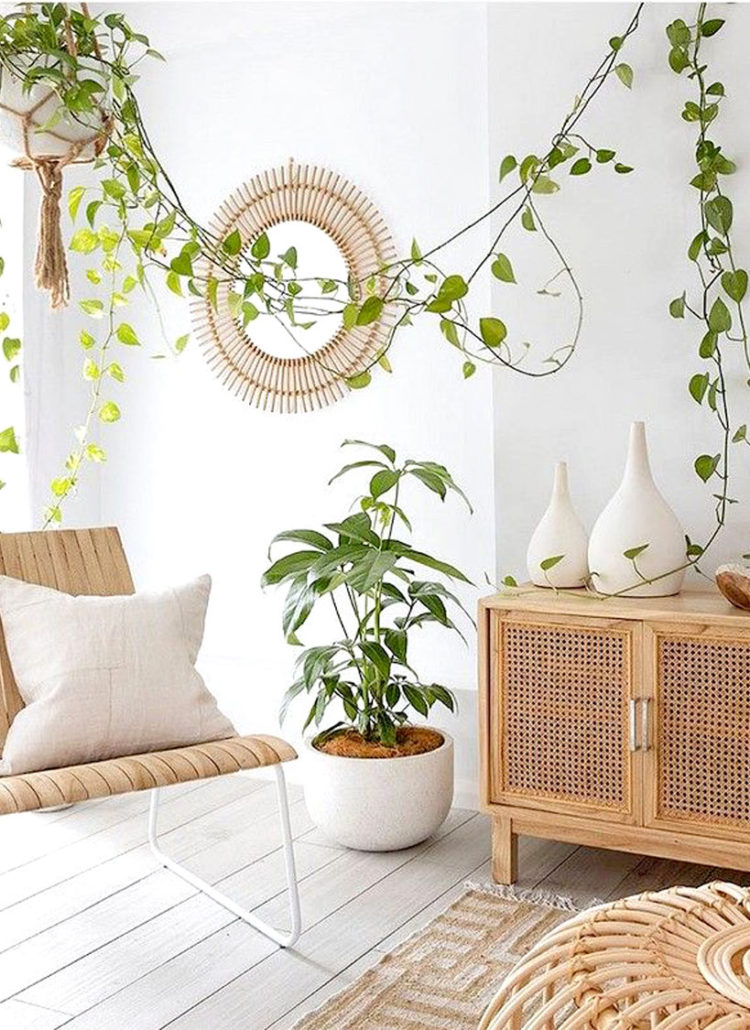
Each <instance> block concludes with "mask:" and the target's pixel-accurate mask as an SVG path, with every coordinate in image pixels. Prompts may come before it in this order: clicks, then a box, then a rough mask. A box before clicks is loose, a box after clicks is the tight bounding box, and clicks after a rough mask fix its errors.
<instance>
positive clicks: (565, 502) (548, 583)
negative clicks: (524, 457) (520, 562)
mask: <svg viewBox="0 0 750 1030" xmlns="http://www.w3.org/2000/svg"><path fill="white" fill-rule="evenodd" d="M587 545H588V534H587V533H586V530H585V529H584V527H583V523H582V522H581V520H580V519H579V518H578V515H577V514H576V510H575V508H574V507H573V502H572V501H571V499H570V491H569V489H568V466H567V465H566V463H565V462H564V461H560V462H558V463H557V465H556V466H555V478H554V482H553V485H552V496H551V497H550V502H549V506H548V507H547V510H546V511H545V513H544V515H543V516H542V520H541V522H540V523H539V525H538V526H537V527H536V529H535V530H534V534H533V536H532V537H531V541H530V543H529V549H528V551H527V554H526V565H527V568H528V573H529V579H530V580H531V582H532V583H535V584H536V585H537V586H539V587H558V588H561V589H564V588H567V587H582V586H583V585H584V584H585V582H586V578H587V576H588V572H589V567H588V561H587ZM560 554H562V555H564V557H563V558H562V559H561V560H560V561H559V562H557V564H556V565H553V566H552V567H551V568H549V569H547V570H546V571H545V570H544V569H543V568H542V562H543V561H545V560H546V559H547V558H555V557H557V556H558V555H560Z"/></svg>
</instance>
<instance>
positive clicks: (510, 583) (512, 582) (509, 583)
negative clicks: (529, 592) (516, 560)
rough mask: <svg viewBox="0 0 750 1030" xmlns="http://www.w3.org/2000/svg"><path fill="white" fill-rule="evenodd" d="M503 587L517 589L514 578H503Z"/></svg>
mask: <svg viewBox="0 0 750 1030" xmlns="http://www.w3.org/2000/svg"><path fill="white" fill-rule="evenodd" d="M503 586H505V587H517V586H518V580H516V578H515V577H514V576H503Z"/></svg>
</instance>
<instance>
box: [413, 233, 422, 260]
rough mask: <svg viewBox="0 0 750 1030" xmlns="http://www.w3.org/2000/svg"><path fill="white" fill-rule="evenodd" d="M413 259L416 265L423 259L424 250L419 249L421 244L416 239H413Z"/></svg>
mask: <svg viewBox="0 0 750 1030" xmlns="http://www.w3.org/2000/svg"><path fill="white" fill-rule="evenodd" d="M411 259H412V261H413V262H414V263H415V264H416V265H418V264H419V263H420V261H421V260H422V251H421V250H420V249H419V244H418V243H417V241H416V240H415V239H413V240H412V241H411Z"/></svg>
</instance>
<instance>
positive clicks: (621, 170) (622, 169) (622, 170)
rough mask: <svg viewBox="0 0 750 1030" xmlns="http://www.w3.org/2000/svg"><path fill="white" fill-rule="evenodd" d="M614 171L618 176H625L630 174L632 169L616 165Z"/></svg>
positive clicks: (628, 166)
mask: <svg viewBox="0 0 750 1030" xmlns="http://www.w3.org/2000/svg"><path fill="white" fill-rule="evenodd" d="M615 171H616V172H617V174H618V175H627V174H628V172H632V171H633V168H632V166H631V165H623V164H619V163H618V164H616V165H615Z"/></svg>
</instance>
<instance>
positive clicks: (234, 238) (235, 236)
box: [221, 229, 257, 257]
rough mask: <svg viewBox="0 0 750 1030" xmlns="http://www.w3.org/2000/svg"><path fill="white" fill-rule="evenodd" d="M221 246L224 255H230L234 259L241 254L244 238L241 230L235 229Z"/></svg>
mask: <svg viewBox="0 0 750 1030" xmlns="http://www.w3.org/2000/svg"><path fill="white" fill-rule="evenodd" d="M256 242H257V241H256ZM221 246H222V249H223V250H224V253H225V254H229V256H230V257H234V256H235V254H239V252H240V251H241V250H242V237H241V236H240V231H239V229H234V230H233V231H232V232H230V234H229V235H228V236H227V237H226V239H225V240H224V241H223V243H222V245H221Z"/></svg>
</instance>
